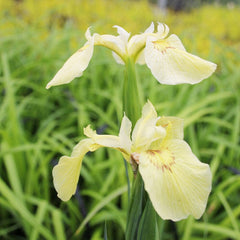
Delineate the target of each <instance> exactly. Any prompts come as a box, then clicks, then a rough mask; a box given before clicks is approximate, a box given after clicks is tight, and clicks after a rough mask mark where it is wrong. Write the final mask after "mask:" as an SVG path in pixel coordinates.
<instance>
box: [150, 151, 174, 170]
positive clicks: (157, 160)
mask: <svg viewBox="0 0 240 240" xmlns="http://www.w3.org/2000/svg"><path fill="white" fill-rule="evenodd" d="M146 153H147V154H148V158H149V160H150V162H151V163H152V164H153V165H154V166H155V167H156V168H158V169H161V170H162V172H164V171H165V170H166V171H169V172H171V173H172V166H173V165H174V164H175V157H174V156H173V154H172V153H171V151H170V150H169V149H168V148H164V149H161V150H147V151H146Z"/></svg>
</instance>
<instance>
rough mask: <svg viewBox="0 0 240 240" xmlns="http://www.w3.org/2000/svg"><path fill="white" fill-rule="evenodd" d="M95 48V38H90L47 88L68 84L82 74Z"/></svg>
mask: <svg viewBox="0 0 240 240" xmlns="http://www.w3.org/2000/svg"><path fill="white" fill-rule="evenodd" d="M93 48H94V38H90V40H89V41H87V42H86V44H85V45H84V46H83V47H82V48H80V49H79V50H78V51H77V52H75V53H74V54H73V55H72V56H71V57H70V58H69V59H68V60H67V61H66V62H65V63H64V65H63V66H62V68H61V69H60V70H59V71H58V72H57V74H56V75H55V76H54V78H53V79H52V80H51V81H50V82H49V83H48V84H47V86H46V88H47V89H48V88H50V87H52V86H57V85H61V84H67V83H69V82H71V81H72V80H73V79H74V78H76V77H80V76H82V73H83V71H84V70H85V69H86V68H87V66H88V64H89V62H90V60H91V58H92V55H93Z"/></svg>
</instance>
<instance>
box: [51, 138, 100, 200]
mask: <svg viewBox="0 0 240 240" xmlns="http://www.w3.org/2000/svg"><path fill="white" fill-rule="evenodd" d="M94 145H95V144H94V142H93V141H92V140H91V139H85V140H82V141H80V142H79V143H78V144H77V145H76V146H75V147H74V150H73V153H72V155H71V157H67V156H63V157H61V158H60V160H59V162H58V164H57V165H56V166H55V167H54V168H53V184H54V187H55V189H56V191H57V193H58V197H59V198H60V199H61V200H62V201H68V200H69V199H70V198H71V197H72V195H73V194H74V193H75V192H76V188H77V182H78V179H79V175H80V170H81V166H82V160H83V157H84V155H85V154H86V153H87V152H88V151H93V146H94ZM97 148H98V147H97V146H95V147H94V150H96V149H97Z"/></svg>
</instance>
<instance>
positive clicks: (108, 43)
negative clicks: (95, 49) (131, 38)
mask: <svg viewBox="0 0 240 240" xmlns="http://www.w3.org/2000/svg"><path fill="white" fill-rule="evenodd" d="M93 36H94V42H95V45H100V46H104V47H107V48H109V49H110V50H112V51H113V57H114V59H115V60H116V62H117V63H120V64H124V57H125V55H126V43H125V41H124V39H122V38H121V37H120V36H113V35H109V34H104V35H100V34H97V33H95V34H94V35H93Z"/></svg>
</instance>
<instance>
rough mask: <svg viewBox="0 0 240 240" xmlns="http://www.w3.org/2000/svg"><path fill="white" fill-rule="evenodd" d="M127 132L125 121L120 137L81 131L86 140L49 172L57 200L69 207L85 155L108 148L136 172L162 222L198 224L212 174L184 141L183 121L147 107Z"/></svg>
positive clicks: (149, 104) (125, 119)
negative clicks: (190, 220) (192, 220)
mask: <svg viewBox="0 0 240 240" xmlns="http://www.w3.org/2000/svg"><path fill="white" fill-rule="evenodd" d="M131 128H132V124H131V122H130V120H129V119H128V118H127V117H126V116H124V117H123V119H122V123H121V128H120V132H119V135H118V136H112V135H98V134H97V133H96V132H95V131H93V130H92V129H91V128H90V126H88V127H87V128H85V129H84V134H85V135H86V136H87V137H88V138H87V139H84V140H82V141H80V142H79V143H78V144H77V145H76V146H75V147H74V149H73V152H72V155H71V156H70V157H67V156H63V157H61V158H60V160H59V163H58V165H56V166H55V167H54V169H53V179H54V186H55V188H56V190H57V192H58V197H59V198H60V199H62V200H63V201H67V200H69V199H70V198H71V196H72V195H73V194H74V193H75V191H76V187H77V182H78V178H79V174H80V170H81V165H82V160H83V157H84V155H85V154H86V153H87V152H88V151H95V150H97V149H98V148H100V147H110V148H114V149H117V150H119V151H120V152H121V153H122V155H123V157H124V158H125V159H126V160H127V161H128V162H129V163H130V164H131V165H132V166H133V168H134V169H136V168H138V170H139V172H140V174H141V176H142V178H143V181H144V186H145V190H146V191H147V192H148V194H149V197H150V200H151V202H152V204H153V207H154V208H155V210H156V212H157V213H158V214H159V216H160V217H161V218H163V219H171V220H173V221H178V220H181V219H184V218H187V217H188V216H189V215H193V216H194V217H195V218H200V217H201V216H202V214H203V212H204V210H205V208H206V204H207V199H208V196H209V193H210V191H211V178H212V177H211V171H210V168H209V166H208V165H207V164H204V163H201V162H200V161H199V160H198V159H197V157H196V156H195V155H194V154H193V153H192V151H191V149H190V147H189V145H188V144H187V143H186V142H185V141H184V140H183V120H182V119H180V118H176V117H158V116H157V113H156V111H155V109H154V107H153V105H152V104H151V103H150V102H149V101H148V103H146V104H145V106H144V107H143V110H142V117H141V118H140V119H139V120H138V121H137V123H136V125H135V127H134V129H133V131H132V134H131Z"/></svg>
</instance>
